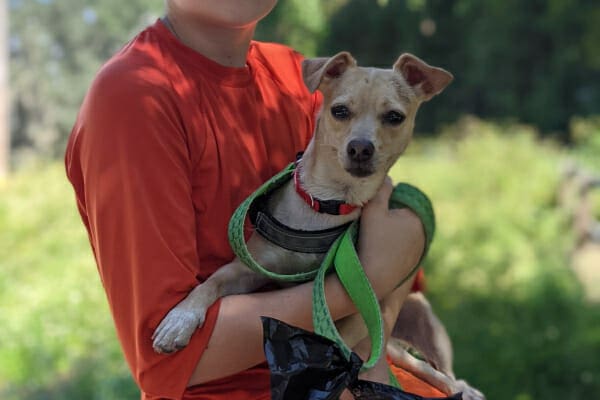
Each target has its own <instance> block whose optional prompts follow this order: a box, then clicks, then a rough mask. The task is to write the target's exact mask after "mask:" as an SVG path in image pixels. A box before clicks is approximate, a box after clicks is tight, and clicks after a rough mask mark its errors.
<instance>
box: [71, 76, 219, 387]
mask: <svg viewBox="0 0 600 400" xmlns="http://www.w3.org/2000/svg"><path fill="white" fill-rule="evenodd" d="M71 140H72V141H73V143H72V144H71V145H70V146H72V147H71V148H70V149H69V150H68V152H67V172H68V175H69V178H70V179H71V181H72V182H73V184H74V186H76V191H78V190H77V183H76V182H75V180H78V179H79V180H81V182H80V183H81V185H82V188H83V189H81V190H79V191H78V192H79V193H78V201H79V208H80V212H81V213H82V217H83V219H84V222H85V223H86V226H87V228H88V231H89V237H90V242H91V244H92V247H93V250H94V254H95V257H96V262H97V265H98V270H99V273H100V277H101V280H102V284H103V286H104V289H105V291H106V294H107V298H108V301H109V304H110V309H111V312H112V315H113V318H114V322H115V326H116V329H117V334H118V337H119V340H120V342H121V345H122V348H123V351H124V353H125V358H126V360H127V362H128V364H129V366H130V369H131V371H132V374H133V377H134V379H135V380H136V382H137V383H138V385H139V386H140V388H141V389H142V390H143V392H144V393H145V395H146V396H147V397H148V396H149V397H150V398H154V397H156V398H169V399H170V398H181V396H182V394H183V392H184V390H185V388H186V385H187V382H188V380H189V377H190V376H191V374H192V372H193V370H194V368H195V366H196V364H197V362H198V360H199V358H200V356H201V354H202V352H203V351H204V349H205V348H206V345H207V343H208V340H209V338H210V335H211V334H212V329H213V327H214V324H215V321H216V316H217V314H218V307H219V302H217V303H215V304H214V305H213V306H212V307H211V308H210V309H209V311H208V314H207V317H206V321H205V323H204V325H203V327H202V328H201V329H199V330H197V331H196V333H195V334H194V335H193V336H192V339H191V341H190V344H189V345H188V346H187V347H186V348H185V349H184V350H181V351H179V352H177V353H175V354H171V355H159V354H157V353H155V352H154V350H153V349H152V340H151V336H152V333H153V331H154V329H155V328H156V327H157V326H158V324H159V322H160V321H161V319H162V318H163V317H164V316H165V315H166V313H167V312H168V311H169V310H170V309H171V308H172V307H173V306H174V305H176V304H177V303H178V302H179V301H181V300H182V299H183V298H184V297H185V296H186V295H187V294H188V293H189V291H190V290H191V289H192V288H193V287H195V286H196V285H197V284H198V283H199V282H198V279H197V277H198V273H199V269H200V266H199V261H198V252H197V248H196V246H197V243H196V217H195V210H194V207H193V202H192V188H191V184H190V174H191V171H192V162H191V156H190V154H189V147H188V144H187V140H186V135H185V131H184V129H183V127H182V124H181V121H180V120H179V114H178V112H177V107H176V103H175V99H174V95H173V94H172V91H171V90H170V87H169V82H166V80H165V79H164V78H163V77H162V75H161V74H160V73H159V72H157V71H152V70H150V71H143V73H142V72H141V71H138V73H130V72H128V71H127V70H124V71H121V70H120V69H119V68H117V67H112V68H111V67H106V68H105V69H104V70H103V71H102V72H101V73H100V74H99V76H98V77H97V79H96V81H95V83H94V84H93V85H92V87H91V89H90V91H89V93H88V96H87V97H86V100H85V101H84V104H83V106H82V110H81V112H80V115H79V117H78V122H77V123H76V125H75V128H74V131H73V134H72V137H71Z"/></svg>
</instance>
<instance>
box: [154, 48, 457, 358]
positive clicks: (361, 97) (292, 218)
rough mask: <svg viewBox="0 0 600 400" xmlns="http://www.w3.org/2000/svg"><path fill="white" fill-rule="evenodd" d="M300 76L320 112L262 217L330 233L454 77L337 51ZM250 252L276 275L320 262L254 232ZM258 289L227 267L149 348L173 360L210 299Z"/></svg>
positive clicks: (412, 63)
mask: <svg viewBox="0 0 600 400" xmlns="http://www.w3.org/2000/svg"><path fill="white" fill-rule="evenodd" d="M302 72H303V77H304V82H305V84H306V86H307V87H308V89H309V90H310V91H311V92H314V91H316V90H317V89H318V90H320V91H321V92H322V94H323V106H322V109H321V112H320V114H319V116H318V119H317V124H316V129H315V133H314V136H313V138H312V140H311V142H310V143H309V145H308V147H307V149H306V151H305V153H304V155H303V156H302V158H301V160H299V162H298V165H297V167H296V171H295V172H296V176H295V179H294V180H291V181H289V182H288V183H286V184H284V185H283V186H282V187H280V188H278V189H276V190H275V191H274V192H272V193H271V194H270V196H269V198H268V199H267V201H266V205H265V207H264V208H263V210H262V212H263V214H265V215H269V217H270V218H272V219H274V220H276V221H277V223H280V224H282V225H284V226H286V227H288V228H289V229H291V230H295V232H297V231H323V230H331V229H333V228H335V227H340V226H343V225H345V224H346V223H348V222H350V221H353V220H355V219H357V218H359V217H360V213H361V207H362V206H363V205H364V204H366V203H367V202H368V201H369V200H370V199H371V198H372V197H373V196H374V195H375V193H376V192H377V190H378V189H379V187H380V186H381V184H382V183H383V181H384V179H385V178H386V176H387V174H388V171H389V169H390V168H391V167H392V165H393V164H394V163H395V162H396V160H397V159H398V157H399V156H400V155H401V154H402V153H403V152H404V150H405V149H406V147H407V145H408V143H409V142H410V140H411V138H412V134H413V127H414V122H415V116H416V113H417V109H418V108H419V105H420V104H421V103H422V102H424V101H427V100H429V99H431V98H432V97H433V96H435V95H436V94H438V93H440V92H441V91H442V90H443V89H444V88H445V87H446V86H447V85H448V84H449V83H450V82H451V81H452V79H453V77H452V75H451V74H450V73H449V72H447V71H445V70H443V69H441V68H436V67H432V66H430V65H428V64H426V63H425V62H423V61H422V60H420V59H419V58H417V57H415V56H413V55H410V54H403V55H401V56H400V57H399V59H398V60H397V61H396V63H395V64H394V66H393V68H392V69H390V70H384V69H377V68H363V67H358V66H357V65H356V61H355V60H354V58H352V56H351V55H350V54H349V53H347V52H341V53H339V54H337V55H335V56H333V57H331V58H316V59H307V60H305V61H304V62H303V65H302ZM332 202H333V203H334V204H336V205H341V207H338V209H337V210H333V213H332V214H329V213H324V212H323V210H322V209H321V210H320V211H321V212H318V211H315V209H316V208H315V204H322V205H323V207H322V208H325V207H324V205H327V204H329V205H330V204H331V203H332ZM328 208H331V207H328ZM334 208H335V207H334ZM342 208H343V209H344V210H345V212H340V210H342ZM259 232H260V231H259ZM248 249H249V251H250V253H251V254H252V255H253V257H254V258H255V259H256V260H257V261H258V262H259V263H260V264H261V265H262V266H263V267H265V268H266V269H268V270H270V271H273V272H277V273H282V274H283V273H286V274H289V273H297V272H303V271H307V270H309V269H314V268H316V267H318V266H319V264H320V262H321V261H322V259H323V257H324V255H325V252H324V251H321V252H316V253H309V252H305V251H302V250H301V249H294V248H293V246H292V247H291V249H290V247H288V248H283V247H281V246H280V245H278V244H275V243H274V242H273V241H271V240H267V239H266V238H265V237H263V236H262V235H261V234H259V233H254V234H253V235H252V236H251V238H250V240H249V241H248ZM266 283H268V279H267V278H266V277H265V276H263V275H261V274H258V273H256V272H254V271H252V270H251V269H249V268H248V267H247V266H246V265H244V264H243V263H242V262H241V261H240V260H239V259H235V260H233V261H232V262H231V263H229V264H227V265H225V266H223V267H222V268H220V269H219V270H218V271H217V272H215V273H214V274H213V275H212V276H210V277H209V278H208V279H207V280H206V281H205V282H203V283H201V284H200V285H198V286H197V287H196V288H194V289H193V290H192V291H191V292H190V294H189V295H188V296H187V297H186V298H185V299H184V300H182V301H181V302H180V303H179V304H177V305H176V306H175V307H174V308H173V309H172V310H171V311H170V312H169V313H168V314H167V315H166V316H165V318H164V319H163V320H162V321H161V323H160V324H159V326H158V327H157V329H156V331H155V332H154V335H153V341H154V342H153V347H154V349H155V350H156V351H157V352H159V353H171V352H173V351H176V350H179V349H181V348H183V347H185V346H186V345H187V343H188V342H189V340H190V337H191V336H192V334H193V332H194V331H195V329H196V328H198V326H201V325H202V324H203V322H204V318H205V313H206V310H207V309H208V307H209V306H210V305H211V304H213V303H214V302H215V301H216V300H217V299H218V298H220V297H222V296H227V295H231V294H239V293H248V292H252V291H254V290H257V289H259V288H260V287H261V286H264V285H265V284H266ZM358 320H359V318H358V319H357V321H358ZM359 323H361V322H359ZM353 325H355V324H344V328H342V329H352V326H353ZM348 326H350V328H348ZM357 329H358V330H361V329H359V328H357Z"/></svg>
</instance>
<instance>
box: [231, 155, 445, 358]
mask: <svg viewBox="0 0 600 400" xmlns="http://www.w3.org/2000/svg"><path fill="white" fill-rule="evenodd" d="M294 167H295V164H294V163H292V164H290V165H288V166H287V167H286V168H285V169H284V170H283V171H281V172H280V173H278V174H277V175H275V176H274V177H273V178H271V179H270V180H269V181H267V182H266V183H265V184H264V185H262V186H261V187H260V188H258V189H257V190H256V191H255V192H254V193H253V194H252V195H250V196H249V197H248V198H247V199H246V200H245V201H244V202H243V203H242V204H241V205H240V206H239V207H238V208H237V210H236V211H235V212H234V214H233V216H232V217H231V220H230V222H229V241H230V243H231V247H232V249H233V251H234V253H235V254H236V255H237V257H238V258H240V260H242V261H243V262H244V263H245V264H246V265H247V266H248V267H249V268H251V269H252V270H254V271H256V272H259V273H261V274H264V275H266V276H268V277H269V278H270V279H273V280H277V281H283V282H304V281H308V280H311V279H314V288H313V325H314V328H315V333H317V334H319V335H321V336H324V337H327V338H329V339H331V340H333V341H335V342H336V343H338V345H339V346H340V348H341V349H342V351H343V352H344V355H345V356H346V358H349V357H350V354H351V352H352V350H351V349H350V348H349V347H348V346H346V344H345V343H344V340H343V339H342V337H341V336H340V334H339V332H338V330H337V328H336V326H335V322H334V321H333V318H332V317H331V314H330V312H329V308H328V307H327V301H326V299H325V276H326V275H327V273H328V272H330V271H331V270H332V269H335V271H336V273H337V275H338V278H339V280H340V282H341V283H342V285H343V286H344V288H345V289H346V291H347V292H348V295H349V296H350V298H351V299H352V301H353V302H354V304H355V305H356V307H357V309H358V311H359V313H360V315H361V316H362V318H363V320H364V321H365V324H366V326H367V329H368V332H369V337H370V338H371V354H370V357H369V360H367V361H366V362H365V363H364V365H363V369H369V368H371V367H373V366H374V365H375V363H376V362H377V360H379V358H380V357H381V354H382V352H383V320H382V318H381V310H380V308H379V301H378V300H377V296H376V295H375V292H374V291H373V288H372V287H371V284H370V283H369V280H368V279H367V277H366V275H365V272H364V270H363V268H362V265H361V264H360V261H359V259H358V254H357V253H356V247H355V244H356V241H357V239H358V228H359V223H358V221H355V222H354V223H352V224H351V225H350V226H349V227H348V229H347V230H346V231H345V232H344V233H343V234H342V235H341V236H340V237H339V238H338V239H337V240H336V241H335V242H334V243H333V245H332V246H331V248H330V249H329V251H328V252H327V254H326V255H325V258H324V259H323V262H322V263H321V266H320V267H319V268H317V269H315V270H312V271H308V272H302V273H298V274H278V273H274V272H271V271H269V270H267V269H265V268H263V267H262V266H261V265H260V264H259V263H258V262H256V260H255V259H254V258H253V257H252V255H251V254H250V252H249V251H248V248H247V246H246V242H245V240H244V222H245V220H246V216H247V214H248V210H249V209H250V206H251V205H252V203H253V202H254V201H255V200H256V198H257V197H259V196H261V195H263V194H265V193H268V192H270V191H272V190H274V189H276V188H278V187H280V186H281V185H282V184H284V183H285V182H286V181H287V180H289V179H291V176H292V173H293V170H294ZM389 207H390V208H405V207H406V208H409V209H411V210H412V211H413V212H414V213H415V214H417V216H418V217H419V218H420V219H421V223H422V224H423V228H424V231H425V238H426V241H425V250H424V252H423V256H422V257H421V260H423V258H424V257H425V255H426V254H427V251H428V250H429V246H430V244H431V241H432V240H433V235H434V231H435V216H434V213H433V208H432V206H431V202H430V201H429V199H428V198H427V196H426V195H425V194H424V193H423V192H421V191H420V190H419V189H417V188H416V187H414V186H411V185H409V184H406V183H401V184H398V185H397V186H396V187H395V188H394V190H393V192H392V195H391V197H390V202H389ZM418 267H419V265H417V266H415V268H413V270H412V271H411V272H410V273H409V274H408V275H407V276H406V277H404V278H403V279H402V281H401V282H400V283H399V284H398V286H400V285H402V284H403V283H404V282H406V281H407V280H408V279H410V277H411V276H412V275H413V274H414V273H415V272H416V271H417V269H418Z"/></svg>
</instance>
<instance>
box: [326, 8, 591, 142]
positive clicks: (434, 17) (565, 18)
mask: <svg viewBox="0 0 600 400" xmlns="http://www.w3.org/2000/svg"><path fill="white" fill-rule="evenodd" d="M338 3H339V2H338ZM599 18H600V3H598V2H597V1H593V0H549V1H546V0H532V1H527V2H523V1H519V0H506V1H486V2H482V1H478V0H386V1H378V2H373V1H369V0H348V1H346V2H344V4H342V5H341V6H339V7H337V9H334V10H333V13H332V15H331V16H330V18H329V26H330V31H329V34H328V35H327V36H325V39H324V40H323V41H322V43H321V46H320V48H319V50H320V52H321V53H324V54H333V53H335V52H337V51H339V50H341V49H348V50H350V51H352V52H353V53H354V54H355V55H356V56H357V58H358V60H359V62H361V63H362V64H374V65H385V66H389V65H391V63H393V61H394V58H395V57H397V55H398V54H399V53H401V52H403V51H411V52H415V53H416V54H417V55H418V56H420V57H422V58H423V59H425V60H427V61H428V62H430V63H431V64H434V65H439V66H442V67H444V68H447V69H448V70H450V71H452V72H453V73H454V75H455V77H456V79H455V81H454V82H453V83H452V85H451V86H450V87H449V88H448V90H447V92H445V94H444V95H443V96H442V97H440V98H439V99H436V100H435V104H436V105H435V107H428V108H427V109H425V110H423V113H421V114H420V117H419V122H418V128H419V129H420V130H426V131H433V130H434V129H435V128H436V127H437V126H439V125H440V124H441V123H444V122H448V121H453V120H456V118H458V117H459V116H460V115H461V114H464V113H472V114H476V115H478V116H481V117H485V118H493V119H518V120H519V121H522V122H527V123H532V124H535V125H537V126H538V127H540V128H541V129H542V130H543V131H544V132H545V133H552V132H555V131H560V132H561V135H562V137H563V138H564V139H566V138H567V127H568V124H569V120H570V118H571V117H572V116H573V115H578V114H579V115H589V114H593V113H600V47H599V46H598V43H599V42H600V28H599V24H598V20H599Z"/></svg>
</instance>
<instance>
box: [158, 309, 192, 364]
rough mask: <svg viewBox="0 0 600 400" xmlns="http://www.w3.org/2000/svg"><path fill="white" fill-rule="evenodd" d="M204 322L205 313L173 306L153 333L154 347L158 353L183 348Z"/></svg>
mask: <svg viewBox="0 0 600 400" xmlns="http://www.w3.org/2000/svg"><path fill="white" fill-rule="evenodd" d="M203 322H204V313H196V312H192V311H188V310H183V309H181V308H179V307H175V308H173V309H172V310H171V311H169V313H168V314H167V316H166V317H165V318H163V320H162V321H161V322H160V324H159V325H158V327H157V328H156V330H155V331H154V334H153V335H152V340H153V342H152V347H153V348H154V351H156V352H157V353H164V354H169V353H173V352H175V351H177V350H181V349H183V348H184V347H185V346H187V344H188V343H189V342H190V338H191V337H192V334H193V333H194V331H195V330H196V328H198V326H200V325H202V323H203Z"/></svg>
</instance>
